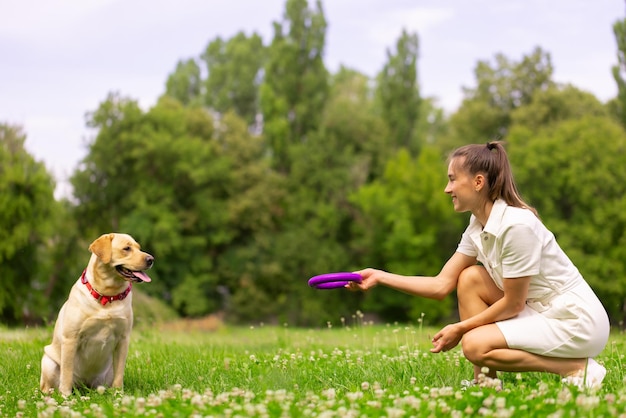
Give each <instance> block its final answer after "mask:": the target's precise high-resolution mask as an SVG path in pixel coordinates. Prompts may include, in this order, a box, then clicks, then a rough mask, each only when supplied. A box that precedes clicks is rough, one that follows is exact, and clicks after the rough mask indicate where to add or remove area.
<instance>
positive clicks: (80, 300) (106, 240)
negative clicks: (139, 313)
mask: <svg viewBox="0 0 626 418" xmlns="http://www.w3.org/2000/svg"><path fill="white" fill-rule="evenodd" d="M89 251H91V253H92V254H91V258H90V260H89V264H88V265H87V268H86V269H85V271H84V272H83V274H82V275H81V277H80V278H79V279H78V280H77V281H76V283H75V284H74V286H73V287H72V290H71V291H70V295H69V297H68V299H67V301H66V302H65V304H64V305H63V307H62V308H61V311H60V312H59V316H58V318H57V321H56V324H55V326H54V334H53V337H52V343H51V344H50V345H47V346H46V347H45V348H44V355H43V358H42V359H41V381H40V388H41V390H42V391H43V392H46V393H47V392H50V391H51V390H53V389H58V390H59V392H61V394H62V395H63V396H69V395H70V394H71V393H72V390H73V388H74V387H76V386H86V387H90V388H95V387H98V386H112V387H116V388H122V386H123V382H124V368H125V366H126V356H127V354H128V344H129V341H130V333H131V329H132V326H133V309H132V297H131V296H132V295H131V288H132V283H140V282H149V281H151V280H150V277H148V275H147V274H146V273H144V272H143V271H144V270H147V269H149V268H150V267H152V264H153V263H154V257H153V256H151V255H150V254H148V253H146V252H143V251H141V248H140V246H139V244H138V243H137V242H136V241H135V240H134V239H133V237H131V236H130V235H127V234H104V235H102V236H101V237H100V238H98V239H97V240H95V241H94V242H92V243H91V245H90V246H89Z"/></svg>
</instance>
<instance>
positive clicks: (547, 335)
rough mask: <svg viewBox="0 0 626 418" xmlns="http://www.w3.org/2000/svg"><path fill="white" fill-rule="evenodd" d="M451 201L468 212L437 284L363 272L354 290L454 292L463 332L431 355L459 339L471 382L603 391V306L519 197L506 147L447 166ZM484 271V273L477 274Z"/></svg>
mask: <svg viewBox="0 0 626 418" xmlns="http://www.w3.org/2000/svg"><path fill="white" fill-rule="evenodd" d="M445 192H446V193H447V194H449V195H450V196H451V197H452V204H453V205H454V210H455V211H457V212H468V211H469V212H471V213H472V216H471V218H470V222H469V226H468V227H467V229H466V230H465V232H464V233H463V236H462V238H461V242H460V243H459V245H458V248H457V250H456V252H455V253H454V254H453V255H452V257H451V258H450V259H449V260H448V262H447V263H446V264H445V265H444V266H443V269H442V270H441V272H440V273H439V274H438V275H437V276H435V277H408V276H401V275H398V274H392V273H389V272H385V271H381V270H375V269H365V270H362V271H358V272H357V273H359V274H360V275H361V277H362V278H363V281H362V282H361V283H355V282H351V283H350V284H348V285H346V287H348V288H349V289H350V290H362V291H365V290H368V289H370V288H372V287H374V286H376V285H383V286H387V287H390V288H393V289H396V290H399V291H402V292H405V293H409V294H412V295H416V296H422V297H427V298H432V299H439V300H440V299H443V298H444V297H445V296H446V295H448V294H450V293H451V292H452V291H453V290H455V289H456V292H457V298H458V303H459V314H460V319H461V320H460V322H457V323H454V324H450V325H447V326H446V327H444V328H443V329H442V330H441V331H439V332H438V333H437V334H435V336H434V338H433V346H434V347H433V348H432V349H431V351H432V352H433V353H439V352H441V351H448V350H450V349H452V348H454V347H455V346H456V345H457V344H458V343H459V342H460V341H461V339H462V347H463V353H464V355H465V357H466V358H467V359H468V360H469V361H470V362H472V364H474V379H475V380H477V379H478V377H479V374H480V373H481V370H482V369H483V368H487V369H488V372H487V373H486V377H489V378H492V379H493V378H496V376H497V372H498V371H505V372H530V371H534V372H550V373H556V374H558V375H560V376H562V377H563V381H564V382H565V383H567V384H574V385H576V386H578V387H579V388H581V389H582V388H584V387H599V386H600V384H601V383H602V380H603V379H604V376H605V374H606V369H605V368H604V367H603V366H601V365H600V364H598V363H597V362H596V361H594V360H593V358H594V357H595V356H597V355H598V354H600V352H601V351H602V350H603V349H604V346H605V345H606V343H607V341H608V338H609V328H610V327H609V319H608V316H607V313H606V311H605V309H604V307H603V306H602V303H601V302H600V301H599V300H598V298H597V296H596V295H595V293H594V292H593V290H592V289H591V287H589V285H588V284H587V282H586V281H585V280H584V279H583V277H582V276H581V274H580V272H579V271H578V269H577V268H576V266H574V264H573V263H572V262H571V261H570V259H569V258H568V257H567V255H566V254H565V253H564V252H563V250H562V249H561V248H560V247H559V245H558V244H557V242H556V240H555V238H554V235H553V234H552V233H551V232H550V231H549V230H548V229H547V228H546V227H545V226H544V225H543V223H542V222H541V220H540V219H539V218H538V216H537V213H536V211H535V210H534V209H533V208H532V207H530V206H529V205H527V204H526V203H525V202H524V201H523V200H522V199H521V197H520V195H519V193H518V191H517V187H516V185H515V182H514V180H513V175H512V172H511V167H510V164H509V160H508V157H507V154H506V151H505V150H504V147H503V145H502V144H501V143H500V142H497V141H496V142H489V143H487V144H486V145H467V146H464V147H461V148H459V149H457V150H456V151H454V152H453V153H452V154H451V156H450V159H449V165H448V184H447V186H446V188H445ZM478 262H480V264H478Z"/></svg>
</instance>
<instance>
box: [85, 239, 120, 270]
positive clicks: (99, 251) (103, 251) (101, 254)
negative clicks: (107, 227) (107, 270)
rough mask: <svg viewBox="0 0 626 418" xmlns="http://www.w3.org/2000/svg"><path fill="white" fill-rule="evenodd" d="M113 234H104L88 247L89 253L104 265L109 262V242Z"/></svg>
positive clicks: (110, 250)
mask: <svg viewBox="0 0 626 418" xmlns="http://www.w3.org/2000/svg"><path fill="white" fill-rule="evenodd" d="M113 237H115V234H104V235H101V236H100V238H98V239H97V240H95V241H94V242H92V243H91V245H90V246H89V251H91V252H92V253H93V254H95V255H96V257H98V258H99V259H100V261H102V262H103V263H104V264H107V263H110V262H111V252H112V249H111V247H112V246H111V242H112V241H113Z"/></svg>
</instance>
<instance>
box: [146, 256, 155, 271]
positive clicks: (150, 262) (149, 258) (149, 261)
mask: <svg viewBox="0 0 626 418" xmlns="http://www.w3.org/2000/svg"><path fill="white" fill-rule="evenodd" d="M153 264H154V257H153V256H151V255H147V256H146V265H147V266H148V268H150V267H152V265H153Z"/></svg>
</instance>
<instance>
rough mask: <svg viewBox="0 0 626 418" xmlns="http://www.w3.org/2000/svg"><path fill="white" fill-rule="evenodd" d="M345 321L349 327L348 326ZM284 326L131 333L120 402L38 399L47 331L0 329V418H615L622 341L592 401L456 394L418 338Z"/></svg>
mask: <svg viewBox="0 0 626 418" xmlns="http://www.w3.org/2000/svg"><path fill="white" fill-rule="evenodd" d="M355 318H356V317H355ZM355 318H352V320H353V322H354V323H353V324H350V325H348V324H345V323H342V322H341V321H337V322H338V323H337V324H330V325H329V326H328V327H327V328H324V329H295V328H291V327H289V326H288V325H284V326H264V325H258V326H255V327H250V328H232V327H221V328H219V329H217V330H215V331H199V330H193V329H183V328H182V327H180V328H176V327H172V326H169V327H167V328H164V327H163V328H162V327H158V326H153V327H147V326H142V327H138V328H137V329H135V330H134V332H133V335H132V338H131V347H130V352H129V358H128V361H127V365H126V375H125V376H126V377H125V385H124V391H123V392H122V391H115V390H112V389H104V388H98V389H94V390H87V389H83V390H80V391H75V393H74V395H73V396H71V397H69V398H67V399H63V398H62V397H61V396H60V395H58V394H52V395H43V394H42V393H41V392H39V373H40V360H41V355H42V352H43V351H42V350H43V346H44V345H46V344H48V343H49V341H50V338H51V333H52V330H51V329H50V328H41V329H29V330H19V331H14V330H1V329H0V352H1V353H3V355H2V357H1V358H0V416H2V417H15V416H24V417H37V416H39V417H80V416H86V417H108V416H124V417H130V416H157V417H159V416H161V417H191V416H193V417H223V416H224V417H248V416H255V417H308V416H311V417H378V416H381V417H382V416H385V417H401V416H406V417H409V416H416V417H422V416H423V417H431V416H432V417H435V416H436V417H443V416H451V417H462V416H497V417H509V416H523V417H528V416H538V417H548V416H550V417H562V416H563V417H564V416H576V417H586V416H593V417H600V416H604V417H619V416H624V417H626V373H625V370H624V354H622V353H624V352H626V350H625V345H626V337H625V336H624V335H623V334H621V333H614V334H613V335H612V337H611V340H610V342H609V345H608V346H607V348H606V349H605V351H604V352H603V353H602V355H601V356H600V357H599V358H598V361H599V362H601V363H603V364H604V365H605V366H606V367H607V369H608V374H607V377H606V379H605V381H604V385H603V387H602V388H601V389H600V390H598V391H592V390H586V391H579V390H578V389H576V388H575V387H568V386H565V385H563V384H562V383H561V381H560V379H559V378H558V376H555V375H549V374H542V373H523V374H518V373H504V374H501V376H500V377H501V379H502V381H503V384H504V389H503V390H502V391H496V389H494V388H492V387H477V386H474V387H470V388H467V389H464V388H463V387H462V386H461V380H463V379H471V377H472V367H471V365H470V363H469V362H468V361H467V360H466V359H465V358H464V357H463V355H462V353H461V351H460V349H459V348H457V349H455V350H452V351H450V352H446V353H441V354H436V355H433V354H431V353H429V351H428V350H429V348H430V336H431V335H432V334H433V333H434V332H435V331H436V330H435V329H430V328H422V327H421V326H417V325H416V326H405V325H393V324H390V325H387V326H378V325H371V324H362V323H360V322H359V320H358V318H356V319H355Z"/></svg>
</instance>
